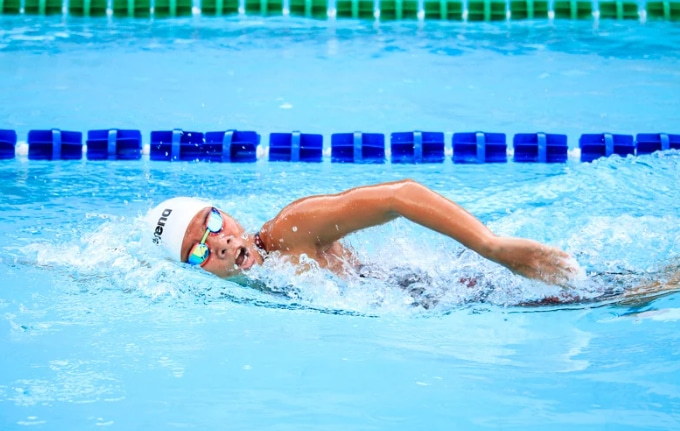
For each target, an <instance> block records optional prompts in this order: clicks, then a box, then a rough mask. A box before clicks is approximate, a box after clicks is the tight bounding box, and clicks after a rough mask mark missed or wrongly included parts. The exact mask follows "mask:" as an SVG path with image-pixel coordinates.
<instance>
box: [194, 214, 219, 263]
mask: <svg viewBox="0 0 680 431" xmlns="http://www.w3.org/2000/svg"><path fill="white" fill-rule="evenodd" d="M223 223H224V221H223V220H222V214H220V212H219V211H218V210H217V208H215V207H213V208H212V209H211V210H210V213H209V214H208V217H207V218H206V219H205V233H204V234H203V237H202V238H201V241H199V242H197V243H196V244H194V246H193V247H191V250H189V258H188V259H187V263H188V264H189V265H200V266H203V265H205V263H206V262H207V261H208V257H209V256H210V249H209V248H208V246H207V245H206V244H205V241H206V240H207V239H208V235H210V232H212V233H219V232H220V231H221V230H222V225H223Z"/></svg>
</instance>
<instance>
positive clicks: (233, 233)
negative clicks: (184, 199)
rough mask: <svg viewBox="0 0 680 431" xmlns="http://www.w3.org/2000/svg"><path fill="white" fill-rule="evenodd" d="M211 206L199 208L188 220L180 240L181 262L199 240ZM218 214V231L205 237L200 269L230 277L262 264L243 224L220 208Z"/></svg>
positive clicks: (260, 257)
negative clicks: (220, 225) (202, 260)
mask: <svg viewBox="0 0 680 431" xmlns="http://www.w3.org/2000/svg"><path fill="white" fill-rule="evenodd" d="M210 211H211V207H206V208H203V209H202V210H201V211H199V212H198V213H197V214H196V215H195V216H194V218H193V219H192V220H191V222H190V223H189V226H188V227H187V230H186V233H185V235H184V240H183V241H182V261H183V262H186V261H187V260H188V258H189V252H190V251H191V248H192V247H193V246H194V244H196V243H198V242H200V240H201V238H203V235H204V234H205V230H206V218H207V217H208V215H209V214H210ZM220 214H221V215H222V230H220V231H219V232H217V233H212V232H210V234H209V235H208V238H206V241H205V244H206V245H207V246H208V249H209V250H210V255H209V256H208V258H207V259H206V261H205V263H204V264H203V266H202V268H203V269H205V270H206V271H208V272H211V273H213V274H215V275H217V276H219V277H231V276H234V275H237V274H239V273H240V272H241V271H243V270H247V269H250V268H251V267H252V266H253V265H255V264H256V263H257V264H262V261H263V259H262V256H260V254H259V253H258V251H257V247H256V246H255V243H254V239H253V237H252V235H248V234H247V233H246V232H245V230H244V229H243V227H241V225H240V224H239V223H238V222H237V221H236V220H234V219H233V218H232V217H230V216H229V215H228V214H226V213H225V212H224V211H221V210H220Z"/></svg>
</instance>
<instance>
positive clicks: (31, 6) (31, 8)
mask: <svg viewBox="0 0 680 431" xmlns="http://www.w3.org/2000/svg"><path fill="white" fill-rule="evenodd" d="M194 7H197V9H196V11H197V12H198V13H200V14H201V15H204V16H223V15H236V14H239V13H244V14H246V15H257V16H272V15H292V16H303V17H308V18H320V19H326V18H328V17H338V18H355V19H375V18H379V19H380V20H383V21H389V20H402V19H403V20H416V19H425V20H450V21H504V20H508V19H510V20H522V19H549V18H557V19H574V20H575V19H594V18H601V19H631V20H649V19H664V20H669V21H680V0H665V1H659V0H649V1H644V0H642V1H640V2H637V1H625V0H600V1H597V0H593V1H588V0H550V1H547V0H464V1H456V0H379V1H373V0H199V1H198V2H197V3H196V4H194V3H193V2H192V0H68V1H66V0H0V14H21V13H24V14H30V15H58V14H62V13H64V11H66V13H68V14H69V15H73V16H105V15H113V16H114V17H134V18H148V17H151V16H152V15H153V17H155V18H172V17H179V16H189V15H192V14H193V13H194V12H195V11H194Z"/></svg>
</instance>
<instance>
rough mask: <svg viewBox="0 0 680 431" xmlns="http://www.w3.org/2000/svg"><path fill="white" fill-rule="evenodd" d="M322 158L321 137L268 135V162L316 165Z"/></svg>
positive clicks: (298, 134)
mask: <svg viewBox="0 0 680 431" xmlns="http://www.w3.org/2000/svg"><path fill="white" fill-rule="evenodd" d="M322 158H323V135H315V134H311V133H300V132H298V131H295V132H293V133H272V134H271V135H269V161H270V162H309V163H318V162H321V160H322Z"/></svg>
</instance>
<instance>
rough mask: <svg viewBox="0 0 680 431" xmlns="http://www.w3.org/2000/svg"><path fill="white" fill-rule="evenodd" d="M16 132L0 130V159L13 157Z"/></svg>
mask: <svg viewBox="0 0 680 431" xmlns="http://www.w3.org/2000/svg"><path fill="white" fill-rule="evenodd" d="M16 146H17V132H15V131H14V130H0V160H7V159H13V158H14V157H15V155H16Z"/></svg>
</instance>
